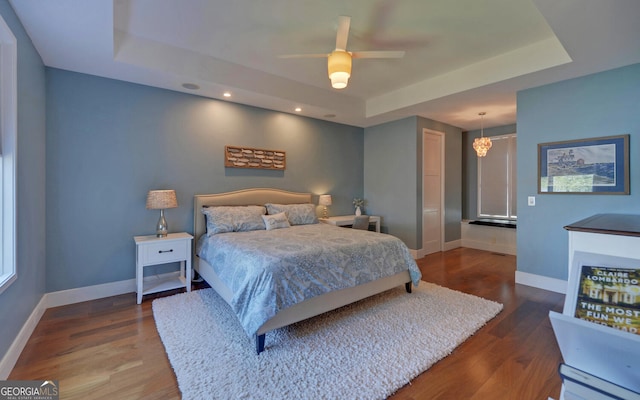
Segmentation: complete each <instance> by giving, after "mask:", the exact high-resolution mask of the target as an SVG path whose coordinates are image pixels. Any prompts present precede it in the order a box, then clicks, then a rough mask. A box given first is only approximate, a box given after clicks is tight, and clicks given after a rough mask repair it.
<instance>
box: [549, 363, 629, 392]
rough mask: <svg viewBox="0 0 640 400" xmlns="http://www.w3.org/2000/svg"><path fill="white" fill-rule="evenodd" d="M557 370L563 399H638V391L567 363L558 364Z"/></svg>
mask: <svg viewBox="0 0 640 400" xmlns="http://www.w3.org/2000/svg"><path fill="white" fill-rule="evenodd" d="M558 372H559V374H560V377H561V378H562V383H563V385H564V392H563V396H564V400H640V393H636V392H634V391H632V390H629V389H627V388H624V387H622V386H619V385H616V384H614V383H611V382H609V381H606V380H604V379H601V378H598V377H597V376H594V375H591V374H588V373H586V372H584V371H581V370H579V369H576V368H573V367H571V366H569V365H567V364H560V367H559V368H558Z"/></svg>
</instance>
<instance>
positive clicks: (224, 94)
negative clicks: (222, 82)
mask: <svg viewBox="0 0 640 400" xmlns="http://www.w3.org/2000/svg"><path fill="white" fill-rule="evenodd" d="M222 95H223V96H224V97H231V93H229V92H224V93H223V94H222Z"/></svg>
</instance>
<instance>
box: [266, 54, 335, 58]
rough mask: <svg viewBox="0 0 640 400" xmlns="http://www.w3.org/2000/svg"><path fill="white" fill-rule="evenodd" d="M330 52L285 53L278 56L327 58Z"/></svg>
mask: <svg viewBox="0 0 640 400" xmlns="http://www.w3.org/2000/svg"><path fill="white" fill-rule="evenodd" d="M327 57H329V54H327V53H317V54H283V55H280V56H278V58H327Z"/></svg>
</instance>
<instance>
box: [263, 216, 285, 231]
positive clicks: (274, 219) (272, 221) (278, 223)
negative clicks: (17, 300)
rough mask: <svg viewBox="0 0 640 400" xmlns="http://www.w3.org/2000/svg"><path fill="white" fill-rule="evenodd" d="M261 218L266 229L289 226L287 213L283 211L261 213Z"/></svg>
mask: <svg viewBox="0 0 640 400" xmlns="http://www.w3.org/2000/svg"><path fill="white" fill-rule="evenodd" d="M262 220H263V221H264V225H265V226H266V227H267V230H268V231H270V230H272V229H281V228H289V227H290V226H291V225H290V224H289V220H288V219H287V214H285V213H284V212H281V213H278V214H272V215H263V216H262Z"/></svg>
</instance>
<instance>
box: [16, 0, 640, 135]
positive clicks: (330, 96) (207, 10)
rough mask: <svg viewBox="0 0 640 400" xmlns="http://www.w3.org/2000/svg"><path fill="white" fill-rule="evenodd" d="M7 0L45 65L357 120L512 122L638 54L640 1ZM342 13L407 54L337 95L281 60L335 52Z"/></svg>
mask: <svg viewBox="0 0 640 400" xmlns="http://www.w3.org/2000/svg"><path fill="white" fill-rule="evenodd" d="M10 2H11V4H12V6H13V8H14V9H15V11H16V13H17V14H18V17H19V18H20V20H21V21H22V23H23V25H24V26H25V29H26V30H27V32H28V34H29V36H30V37H31V39H32V41H33V43H34V45H35V47H36V49H37V50H38V52H39V53H40V55H41V56H42V59H43V61H44V63H45V65H47V66H51V67H55V68H61V69H65V70H70V71H76V72H82V73H87V74H91V75H97V76H102V77H108V78H114V79H119V80H123V81H128V82H134V83H140V84H144V85H149V86H156V87H160V88H165V89H170V90H175V91H181V92H186V93H192V94H196V95H200V96H205V97H210V98H215V99H223V100H225V101H233V102H237V103H242V104H247V105H253V106H257V107H262V108H267V109H273V110H278V111H283V112H288V113H294V111H293V109H294V108H295V107H297V106H299V107H301V108H302V112H301V113H300V114H302V115H305V116H309V117H312V118H318V119H326V120H330V121H335V122H340V123H344V124H349V125H355V126H360V127H367V126H372V125H376V124H379V123H382V122H387V121H390V120H395V119H398V118H402V117H406V116H410V115H420V116H423V117H426V118H430V119H434V120H437V121H442V122H445V123H448V124H451V125H454V126H457V127H460V128H462V129H464V130H471V129H478V128H479V125H480V117H479V116H478V113H479V112H481V111H486V112H487V115H486V117H485V121H484V125H485V127H490V126H499V125H505V124H510V123H515V121H516V91H518V90H522V89H526V88H530V87H535V86H540V85H544V84H547V83H552V82H556V81H560V80H564V79H569V78H573V77H578V76H582V75H586V74H590V73H595V72H600V71H604V70H608V69H612V68H617V67H621V66H625V65H630V64H634V63H638V62H640V24H639V23H638V17H640V1H638V0H429V1H426V0H375V1H372V0H323V1H317V0H315V1H314V0H263V1H255V0H233V1H231V0H114V1H109V0H55V1H42V0H10ZM340 15H347V16H350V17H351V31H350V36H349V41H348V44H347V49H348V50H351V51H363V50H405V51H406V54H405V57H404V58H402V59H355V60H354V61H353V71H352V76H351V79H350V80H349V85H348V87H347V88H346V89H342V90H337V89H333V88H331V85H330V82H329V79H328V77H327V71H326V59H323V58H304V59H283V58H280V57H279V56H280V55H285V54H305V53H330V52H331V51H332V50H333V49H334V47H335V36H336V29H337V23H338V16H340ZM184 83H193V84H196V85H198V86H199V87H200V88H199V89H198V90H189V89H185V88H184V87H183V86H182V85H183V84H184ZM225 91H228V92H230V93H231V94H232V95H231V98H230V99H225V98H224V97H223V96H222V95H223V92H225Z"/></svg>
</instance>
